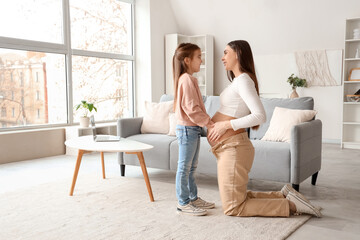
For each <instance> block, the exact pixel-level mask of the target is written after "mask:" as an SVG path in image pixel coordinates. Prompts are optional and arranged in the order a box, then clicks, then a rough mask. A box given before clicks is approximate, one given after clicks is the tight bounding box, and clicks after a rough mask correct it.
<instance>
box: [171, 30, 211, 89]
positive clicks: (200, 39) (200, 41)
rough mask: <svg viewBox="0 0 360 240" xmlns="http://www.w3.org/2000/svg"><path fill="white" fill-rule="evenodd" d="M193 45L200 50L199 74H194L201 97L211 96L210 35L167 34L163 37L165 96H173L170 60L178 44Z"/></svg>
mask: <svg viewBox="0 0 360 240" xmlns="http://www.w3.org/2000/svg"><path fill="white" fill-rule="evenodd" d="M186 42H189V43H194V44H196V45H198V46H199V47H200V49H201V58H202V65H201V66H200V72H198V73H194V75H193V76H194V77H196V78H197V79H198V82H199V88H200V91H201V94H202V95H213V93H214V90H213V82H214V80H213V79H214V40H213V37H212V36H210V35H196V36H186V35H182V34H177V33H174V34H167V35H166V36H165V55H166V57H165V61H166V62H165V72H166V73H165V78H166V79H165V81H166V82H165V84H166V94H172V95H173V94H174V83H173V71H172V59H173V56H174V53H175V50H176V48H177V46H178V45H179V44H180V43H186Z"/></svg>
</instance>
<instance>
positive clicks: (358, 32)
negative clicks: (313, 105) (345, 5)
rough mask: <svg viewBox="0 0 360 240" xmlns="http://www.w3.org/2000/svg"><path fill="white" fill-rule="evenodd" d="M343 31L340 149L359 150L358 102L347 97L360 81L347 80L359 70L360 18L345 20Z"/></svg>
mask: <svg viewBox="0 0 360 240" xmlns="http://www.w3.org/2000/svg"><path fill="white" fill-rule="evenodd" d="M345 29H346V30H345V31H346V32H345V57H344V70H343V71H344V72H343V79H344V84H343V88H342V90H343V104H342V106H343V111H342V113H343V114H342V131H341V132H342V136H341V147H343V148H355V149H360V101H359V102H354V101H351V100H349V99H348V97H347V95H353V94H354V93H355V92H357V91H358V90H359V89H360V80H358V81H356V80H355V81H351V80H352V79H350V78H349V77H350V72H351V70H352V69H355V68H360V56H357V57H356V51H357V49H359V50H358V51H360V18H352V19H347V20H346V27H345ZM359 73H360V72H359Z"/></svg>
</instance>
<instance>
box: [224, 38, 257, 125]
mask: <svg viewBox="0 0 360 240" xmlns="http://www.w3.org/2000/svg"><path fill="white" fill-rule="evenodd" d="M227 45H228V46H229V47H230V48H231V49H232V50H234V51H235V53H236V55H237V59H238V63H239V70H240V71H241V72H243V73H247V74H248V75H249V76H250V78H251V79H252V80H253V81H254V84H255V89H256V92H257V94H258V95H259V85H258V81H257V77H256V73H255V64H254V58H253V54H252V51H251V47H250V44H249V43H248V42H247V41H245V40H235V41H231V42H229V43H228V44H227ZM227 77H228V79H229V81H230V82H232V81H233V79H234V78H235V74H234V73H233V72H232V71H227ZM258 128H259V125H257V126H253V127H252V129H254V130H256V129H258Z"/></svg>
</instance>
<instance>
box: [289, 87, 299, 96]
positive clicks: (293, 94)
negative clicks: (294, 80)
mask: <svg viewBox="0 0 360 240" xmlns="http://www.w3.org/2000/svg"><path fill="white" fill-rule="evenodd" d="M298 97H299V94H298V93H297V92H296V88H293V91H292V93H291V95H290V98H298Z"/></svg>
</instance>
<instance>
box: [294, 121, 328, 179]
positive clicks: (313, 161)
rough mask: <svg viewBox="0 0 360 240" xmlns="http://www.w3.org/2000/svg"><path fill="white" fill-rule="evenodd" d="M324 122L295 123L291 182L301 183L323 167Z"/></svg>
mask: <svg viewBox="0 0 360 240" xmlns="http://www.w3.org/2000/svg"><path fill="white" fill-rule="evenodd" d="M321 144H322V122H321V121H320V120H319V119H317V120H312V121H310V122H305V123H301V124H298V125H295V126H294V127H293V128H292V129H291V142H290V154H291V183H292V184H300V183H301V182H302V181H304V180H305V179H306V178H308V177H310V176H311V175H313V174H314V173H316V172H318V171H319V170H320V168H321V148H322V145H321Z"/></svg>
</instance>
